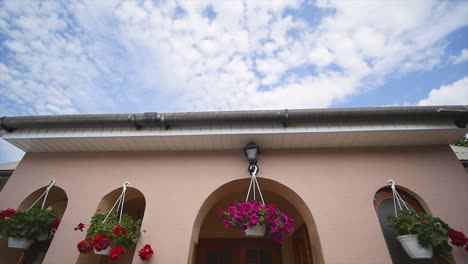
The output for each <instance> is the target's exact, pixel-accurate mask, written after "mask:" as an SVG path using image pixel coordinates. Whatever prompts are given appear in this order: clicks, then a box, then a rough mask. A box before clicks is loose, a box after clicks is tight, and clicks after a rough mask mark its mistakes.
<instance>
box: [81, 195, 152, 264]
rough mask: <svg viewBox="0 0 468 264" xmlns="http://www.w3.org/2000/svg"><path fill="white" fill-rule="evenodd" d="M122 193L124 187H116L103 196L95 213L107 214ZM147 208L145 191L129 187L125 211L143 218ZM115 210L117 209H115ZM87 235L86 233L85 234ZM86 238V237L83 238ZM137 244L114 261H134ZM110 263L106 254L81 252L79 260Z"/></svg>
mask: <svg viewBox="0 0 468 264" xmlns="http://www.w3.org/2000/svg"><path fill="white" fill-rule="evenodd" d="M121 193H122V187H120V188H116V189H114V190H113V191H111V192H110V193H108V194H106V195H105V196H104V197H102V199H101V201H100V202H99V204H98V206H97V207H96V211H95V213H101V214H106V213H108V212H109V210H110V209H111V208H112V206H113V205H114V203H115V201H116V200H117V199H118V198H119V196H120V194H121ZM145 209H146V199H145V196H144V195H143V193H142V192H141V191H140V190H138V189H136V188H134V187H127V191H126V193H125V201H124V213H126V214H128V215H129V216H130V217H132V218H133V219H135V220H136V219H143V217H144V215H145ZM114 210H115V209H114ZM84 235H85V236H86V234H84ZM83 239H84V238H83ZM77 242H78V241H77ZM136 247H137V245H134V246H131V247H130V248H126V249H125V251H126V252H125V254H124V255H122V257H121V259H120V260H119V261H112V263H118V264H124V263H132V260H133V256H134V254H135V250H136ZM108 262H109V263H110V259H109V258H108V257H106V256H100V255H94V254H86V255H85V254H80V255H79V257H78V260H77V262H76V263H77V264H85V263H86V264H90V263H108Z"/></svg>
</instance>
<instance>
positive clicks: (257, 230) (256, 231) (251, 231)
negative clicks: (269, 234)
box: [244, 224, 266, 237]
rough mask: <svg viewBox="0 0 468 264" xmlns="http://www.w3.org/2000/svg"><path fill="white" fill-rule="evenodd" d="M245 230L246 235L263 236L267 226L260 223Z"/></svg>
mask: <svg viewBox="0 0 468 264" xmlns="http://www.w3.org/2000/svg"><path fill="white" fill-rule="evenodd" d="M244 232H245V235H246V236H251V237H262V236H265V232H266V226H264V225H260V224H258V225H256V226H254V227H252V228H247V229H246V230H245V231H244Z"/></svg>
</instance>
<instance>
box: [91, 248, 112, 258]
mask: <svg viewBox="0 0 468 264" xmlns="http://www.w3.org/2000/svg"><path fill="white" fill-rule="evenodd" d="M110 250H111V247H110V246H108V247H107V248H106V249H104V250H101V251H97V250H96V249H94V254H96V255H105V256H109V255H110Z"/></svg>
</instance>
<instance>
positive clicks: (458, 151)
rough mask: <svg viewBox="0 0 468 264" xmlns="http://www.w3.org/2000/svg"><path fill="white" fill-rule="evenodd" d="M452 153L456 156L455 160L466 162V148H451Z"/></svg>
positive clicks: (467, 157) (467, 158)
mask: <svg viewBox="0 0 468 264" xmlns="http://www.w3.org/2000/svg"><path fill="white" fill-rule="evenodd" d="M450 147H451V148H452V150H453V152H455V155H457V158H458V159H459V160H468V147H461V146H452V145H450Z"/></svg>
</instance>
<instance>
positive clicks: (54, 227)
mask: <svg viewBox="0 0 468 264" xmlns="http://www.w3.org/2000/svg"><path fill="white" fill-rule="evenodd" d="M59 225H60V219H55V220H52V229H54V230H57V228H58V227H59Z"/></svg>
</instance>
